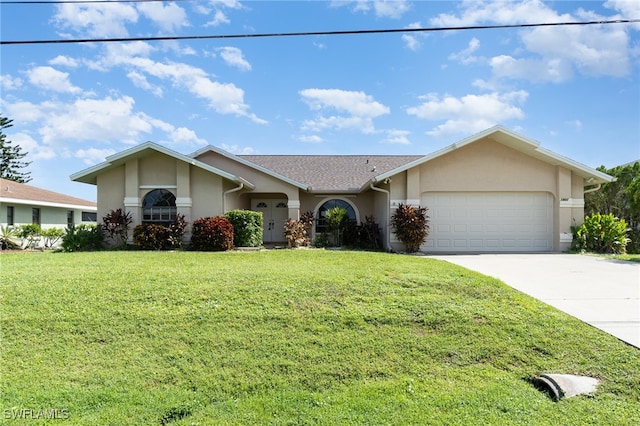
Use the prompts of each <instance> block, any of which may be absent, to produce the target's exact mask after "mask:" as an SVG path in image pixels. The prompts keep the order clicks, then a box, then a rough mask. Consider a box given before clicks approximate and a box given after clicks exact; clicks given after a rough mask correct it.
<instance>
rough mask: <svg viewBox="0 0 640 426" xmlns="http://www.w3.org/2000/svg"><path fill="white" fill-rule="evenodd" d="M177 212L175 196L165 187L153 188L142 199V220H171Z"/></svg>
mask: <svg viewBox="0 0 640 426" xmlns="http://www.w3.org/2000/svg"><path fill="white" fill-rule="evenodd" d="M177 213H178V211H177V209H176V196H175V195H173V194H172V193H171V192H170V191H167V190H166V189H154V190H153V191H151V192H149V193H148V194H147V195H145V197H144V200H143V201H142V222H147V223H149V222H173V221H174V220H175V219H176V215H177Z"/></svg>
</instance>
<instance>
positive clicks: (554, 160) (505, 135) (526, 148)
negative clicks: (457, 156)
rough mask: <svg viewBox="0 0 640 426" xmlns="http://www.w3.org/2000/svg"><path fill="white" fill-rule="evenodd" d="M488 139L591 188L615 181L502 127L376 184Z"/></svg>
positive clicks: (409, 165) (402, 168)
mask: <svg viewBox="0 0 640 426" xmlns="http://www.w3.org/2000/svg"><path fill="white" fill-rule="evenodd" d="M487 138H488V139H491V140H494V141H496V142H499V143H501V144H503V145H505V146H508V147H510V148H512V149H515V150H517V151H519V152H522V153H523V154H526V155H529V156H531V157H534V158H537V159H538V160H541V161H544V162H546V163H548V164H551V165H556V166H563V167H565V168H567V169H569V170H571V171H572V172H574V173H576V174H577V175H578V176H581V177H582V178H584V179H585V180H586V181H587V182H588V183H589V184H590V185H592V184H593V185H595V184H601V183H607V182H613V181H615V178H614V177H612V176H609V175H607V174H606V173H602V172H600V171H598V170H596V169H593V168H591V167H589V166H586V165H584V164H581V163H578V162H577V161H574V160H571V159H570V158H567V157H564V156H562V155H560V154H557V153H555V152H553V151H551V150H548V149H546V148H542V147H541V146H540V142H538V141H536V140H533V139H530V138H527V137H525V136H522V135H520V134H518V133H516V132H513V131H511V130H508V129H506V128H504V127H502V126H494V127H491V128H489V129H487V130H484V131H482V132H480V133H476V134H475V135H472V136H469V137H468V138H465V139H462V140H461V141H459V142H456V143H454V144H452V145H449V146H448V147H445V148H443V149H441V150H438V151H436V152H433V153H432V154H429V155H426V156H424V157H420V158H419V159H417V160H415V161H412V162H411V163H407V164H405V165H403V166H400V167H398V168H396V169H394V170H390V171H388V172H386V173H382V174H380V175H378V176H376V177H375V179H374V182H380V181H383V180H385V179H387V178H390V177H391V176H393V175H396V174H398V173H401V172H404V171H406V170H408V169H411V168H413V167H416V166H419V165H422V164H424V163H427V162H429V161H431V160H434V159H436V158H439V157H442V156H444V155H446V154H448V153H450V152H453V151H455V150H457V149H460V148H462V147H464V146H467V145H470V144H473V143H478V142H480V141H482V140H486V139H487Z"/></svg>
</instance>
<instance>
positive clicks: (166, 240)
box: [133, 215, 187, 250]
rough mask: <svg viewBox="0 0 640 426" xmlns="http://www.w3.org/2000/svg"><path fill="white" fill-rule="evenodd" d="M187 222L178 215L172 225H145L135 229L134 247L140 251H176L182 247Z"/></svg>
mask: <svg viewBox="0 0 640 426" xmlns="http://www.w3.org/2000/svg"><path fill="white" fill-rule="evenodd" d="M186 226H187V222H185V220H184V215H178V216H177V217H176V220H175V221H173V223H171V224H170V225H159V224H154V223H144V224H142V225H138V226H136V227H135V228H133V245H134V246H135V247H136V248H137V249H140V250H175V249H178V248H180V247H182V237H183V235H184V229H185V228H186Z"/></svg>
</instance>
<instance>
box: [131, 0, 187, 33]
mask: <svg viewBox="0 0 640 426" xmlns="http://www.w3.org/2000/svg"><path fill="white" fill-rule="evenodd" d="M136 7H137V8H138V11H140V12H141V13H142V14H143V15H144V16H145V17H147V18H148V19H150V20H151V21H153V23H154V24H156V25H157V26H158V27H160V29H161V30H163V31H171V32H174V31H176V30H178V29H180V28H181V27H186V26H188V25H189V22H188V20H187V14H186V13H185V11H184V9H183V8H181V7H180V6H178V5H177V4H175V3H168V4H166V5H165V3H139V4H137V6H136Z"/></svg>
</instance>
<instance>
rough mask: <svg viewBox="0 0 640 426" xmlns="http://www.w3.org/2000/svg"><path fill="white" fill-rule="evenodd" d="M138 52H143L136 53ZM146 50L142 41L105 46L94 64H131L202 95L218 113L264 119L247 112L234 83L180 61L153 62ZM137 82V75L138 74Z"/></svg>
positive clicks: (109, 66)
mask: <svg viewBox="0 0 640 426" xmlns="http://www.w3.org/2000/svg"><path fill="white" fill-rule="evenodd" d="M137 52H141V54H142V55H138V54H137ZM148 53H149V50H148V49H146V47H145V46H144V43H143V44H142V45H137V46H134V47H133V48H131V49H122V48H120V47H111V46H108V47H107V55H106V56H105V57H104V58H102V60H101V61H100V62H99V63H98V64H97V65H96V66H99V67H102V68H104V69H109V68H112V67H121V66H126V67H133V68H134V69H135V70H137V72H138V73H139V74H140V75H148V76H153V77H155V78H158V79H160V80H168V81H170V82H171V83H172V86H173V87H177V88H182V89H183V90H186V91H188V92H189V93H191V94H192V95H194V96H196V97H198V98H200V99H204V100H205V101H206V102H207V103H208V105H209V107H211V108H212V109H213V110H214V111H216V112H217V113H219V114H234V115H237V116H243V117H247V118H249V119H250V120H252V121H253V122H255V123H257V124H266V123H267V121H266V120H264V119H262V118H260V117H258V116H256V115H255V114H252V113H250V112H249V106H248V105H247V104H246V103H245V102H244V91H243V90H242V89H241V88H239V87H237V86H236V85H235V84H233V83H220V82H218V81H213V80H211V78H209V76H208V74H207V73H206V72H205V71H204V70H203V69H201V68H197V67H194V66H191V65H188V64H185V63H179V62H156V61H154V60H152V59H150V58H148V57H147V54H148ZM137 79H138V82H140V81H141V80H140V76H138V77H137Z"/></svg>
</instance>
